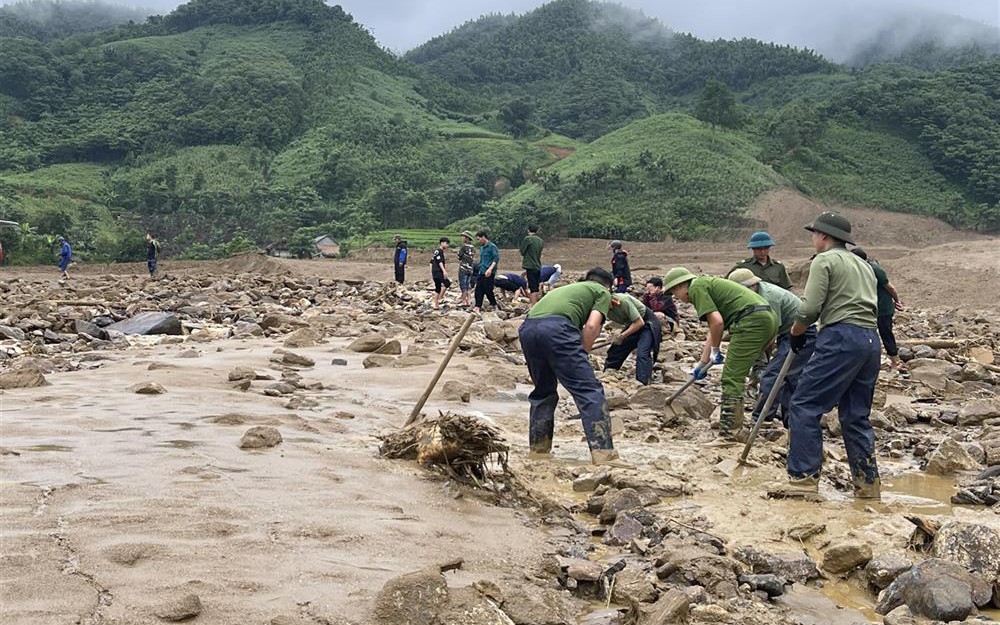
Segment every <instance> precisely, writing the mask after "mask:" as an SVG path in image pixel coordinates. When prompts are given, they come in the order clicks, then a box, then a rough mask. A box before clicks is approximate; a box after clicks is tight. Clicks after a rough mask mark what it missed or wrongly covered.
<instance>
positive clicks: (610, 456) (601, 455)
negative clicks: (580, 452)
mask: <svg viewBox="0 0 1000 625" xmlns="http://www.w3.org/2000/svg"><path fill="white" fill-rule="evenodd" d="M590 459H591V461H592V462H593V463H594V464H595V465H600V466H606V467H613V468H616V469H634V468H635V467H633V466H632V465H630V464H629V463H627V462H625V461H624V460H622V459H621V458H620V457H619V456H618V451H617V450H615V449H592V450H590Z"/></svg>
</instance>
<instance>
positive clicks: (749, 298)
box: [663, 267, 778, 438]
mask: <svg viewBox="0 0 1000 625" xmlns="http://www.w3.org/2000/svg"><path fill="white" fill-rule="evenodd" d="M663 282H664V285H663V288H664V289H666V290H668V291H670V292H671V293H672V294H673V296H674V297H675V298H677V299H678V300H680V301H682V302H686V303H689V304H691V305H693V306H694V308H695V311H696V312H697V314H698V318H700V319H702V320H703V321H705V322H707V323H708V339H706V340H705V347H704V349H703V350H702V354H701V362H699V363H698V365H697V366H696V367H695V368H694V371H693V372H692V375H693V376H694V378H695V379H696V380H701V379H704V378H705V377H706V376H707V375H708V368H709V366H710V363H715V364H718V363H722V362H724V363H725V364H724V366H723V368H722V405H721V406H720V408H719V433H720V434H721V435H722V436H723V437H725V438H732V436H733V434H734V433H735V432H737V431H739V429H740V427H742V425H743V391H744V387H745V386H746V381H747V374H748V373H750V367H751V366H752V365H753V362H754V360H756V358H757V355H758V354H760V352H761V350H763V349H764V347H765V346H767V344H768V343H770V342H771V339H773V338H774V335H775V333H776V332H777V331H778V320H777V318H776V317H775V315H774V313H773V312H772V311H771V306H770V305H769V304H768V303H767V300H765V299H764V298H763V297H761V296H760V295H758V294H756V293H754V292H753V291H751V290H750V289H748V288H746V287H744V286H742V285H739V284H736V283H735V282H731V281H729V280H727V279H725V278H718V277H709V276H696V275H694V274H693V273H691V272H690V271H688V270H687V269H685V268H684V267H674V268H673V269H671V270H670V271H668V272H667V275H666V276H665V277H664V278H663ZM727 330H728V331H729V337H730V338H729V353H728V356H727V357H726V358H723V356H722V353H721V352H720V350H719V346H720V345H721V344H722V334H723V332H724V331H727Z"/></svg>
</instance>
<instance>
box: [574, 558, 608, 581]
mask: <svg viewBox="0 0 1000 625" xmlns="http://www.w3.org/2000/svg"><path fill="white" fill-rule="evenodd" d="M603 572H604V567H603V566H601V564H600V563H598V562H591V561H590V560H581V559H579V558H574V559H572V560H570V561H569V562H567V563H566V575H567V576H568V577H572V578H573V579H575V580H576V581H578V582H596V581H597V580H599V579H601V573H603Z"/></svg>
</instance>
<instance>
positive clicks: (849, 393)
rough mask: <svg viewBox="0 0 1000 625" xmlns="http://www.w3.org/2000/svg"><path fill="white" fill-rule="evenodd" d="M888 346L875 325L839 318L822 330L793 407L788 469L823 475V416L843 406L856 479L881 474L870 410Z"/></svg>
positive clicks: (799, 474) (796, 474)
mask: <svg viewBox="0 0 1000 625" xmlns="http://www.w3.org/2000/svg"><path fill="white" fill-rule="evenodd" d="M881 351H882V347H881V345H879V341H878V335H877V334H876V331H875V328H862V327H860V326H856V325H851V324H847V323H837V324H834V325H831V326H827V327H825V328H823V330H821V331H820V333H819V337H818V338H817V339H816V350H815V351H814V352H813V355H812V358H811V359H810V360H809V364H808V365H806V369H805V371H803V372H802V376H801V377H800V378H799V384H798V386H797V387H796V388H795V394H794V395H793V396H792V404H791V407H790V410H789V423H788V425H789V436H790V440H789V449H788V474H789V475H790V476H791V477H792V478H794V479H800V478H805V477H813V476H818V475H819V472H820V469H821V468H822V466H823V430H822V429H821V427H820V418H821V417H822V416H823V415H824V414H826V413H827V412H829V411H830V410H831V409H833V407H834V406H836V407H837V408H838V415H839V417H840V429H841V431H842V432H843V436H844V444H845V446H846V447H847V460H848V463H849V464H850V467H851V476H852V477H853V479H854V483H855V484H858V483H865V484H872V483H874V482H875V480H877V479H878V463H877V461H876V460H875V432H874V431H873V430H872V425H871V422H870V421H869V415H870V414H871V410H872V397H873V396H874V395H875V383H876V381H877V380H878V373H879V366H880V360H881Z"/></svg>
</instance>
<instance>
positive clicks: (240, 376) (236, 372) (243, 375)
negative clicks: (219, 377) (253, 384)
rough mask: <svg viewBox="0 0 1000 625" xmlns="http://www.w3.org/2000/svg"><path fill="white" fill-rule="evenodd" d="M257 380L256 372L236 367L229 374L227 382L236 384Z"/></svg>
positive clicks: (248, 368) (249, 368)
mask: <svg viewBox="0 0 1000 625" xmlns="http://www.w3.org/2000/svg"><path fill="white" fill-rule="evenodd" d="M256 378H257V372H256V371H254V370H253V369H252V368H251V367H236V368H235V369H233V370H232V371H230V372H229V381H230V382H238V381H240V380H254V379H256Z"/></svg>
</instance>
